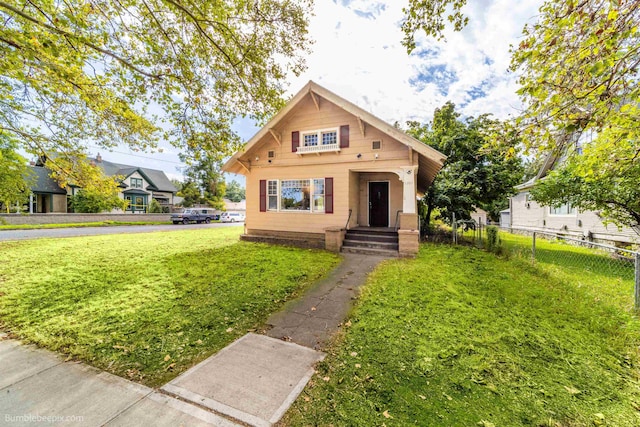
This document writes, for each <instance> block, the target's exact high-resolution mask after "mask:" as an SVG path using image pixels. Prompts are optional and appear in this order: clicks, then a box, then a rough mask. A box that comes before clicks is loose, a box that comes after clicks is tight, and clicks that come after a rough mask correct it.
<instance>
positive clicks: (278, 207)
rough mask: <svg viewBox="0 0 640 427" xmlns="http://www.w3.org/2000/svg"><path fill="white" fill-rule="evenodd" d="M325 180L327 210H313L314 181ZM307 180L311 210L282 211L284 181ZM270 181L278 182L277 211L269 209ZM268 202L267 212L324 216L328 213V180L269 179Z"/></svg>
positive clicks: (300, 179) (324, 194) (302, 179)
mask: <svg viewBox="0 0 640 427" xmlns="http://www.w3.org/2000/svg"><path fill="white" fill-rule="evenodd" d="M319 179H321V180H323V181H325V189H324V191H323V193H322V195H323V197H324V198H325V203H324V206H325V209H323V210H321V211H317V210H314V209H313V196H314V190H315V188H314V185H313V181H314V180H319ZM305 180H309V210H295V209H290V210H289V209H281V208H280V206H281V198H282V181H305ZM270 181H275V182H276V187H277V192H278V194H277V199H278V204H277V209H269V182H270ZM266 197H267V200H266V204H267V212H281V213H297V214H300V213H301V214H316V215H319V214H324V213H326V206H327V205H326V200H327V199H326V198H327V189H326V180H325V178H324V177H323V178H287V179H268V180H267V195H266Z"/></svg>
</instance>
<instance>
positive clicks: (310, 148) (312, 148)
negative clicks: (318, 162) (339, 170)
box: [296, 127, 340, 154]
mask: <svg viewBox="0 0 640 427" xmlns="http://www.w3.org/2000/svg"><path fill="white" fill-rule="evenodd" d="M326 132H335V133H336V143H335V144H330V145H322V134H323V133H326ZM305 135H317V136H318V145H305V142H304V137H305ZM326 151H340V128H339V127H337V128H325V129H316V130H305V131H301V132H300V145H299V146H298V149H297V150H296V153H297V154H306V153H322V152H326Z"/></svg>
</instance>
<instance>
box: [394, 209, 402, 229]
mask: <svg viewBox="0 0 640 427" xmlns="http://www.w3.org/2000/svg"><path fill="white" fill-rule="evenodd" d="M401 213H402V210H399V211H397V212H396V225H395V227H394V228H395V229H396V231H398V227H400V224H399V218H400V214H401Z"/></svg>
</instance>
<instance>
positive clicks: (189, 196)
mask: <svg viewBox="0 0 640 427" xmlns="http://www.w3.org/2000/svg"><path fill="white" fill-rule="evenodd" d="M178 196H180V197H182V198H183V200H182V206H183V207H185V208H190V207H192V206H193V205H196V204H198V203H200V199H201V197H202V195H201V194H200V189H199V188H198V186H197V185H196V183H195V182H193V181H187V182H185V183H183V184H182V188H181V189H180V191H178Z"/></svg>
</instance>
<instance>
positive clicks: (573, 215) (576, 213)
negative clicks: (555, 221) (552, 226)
mask: <svg viewBox="0 0 640 427" xmlns="http://www.w3.org/2000/svg"><path fill="white" fill-rule="evenodd" d="M566 204H567V203H563V204H562V205H560V206H563V205H566ZM571 209H573V212H572V213H566V214H557V213H551V206H547V213H548V214H549V216H550V217H559V218H569V217H577V216H578V209H576V207H575V206H572V207H571Z"/></svg>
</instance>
